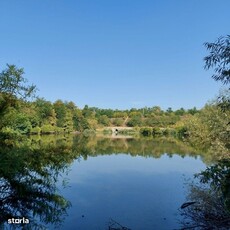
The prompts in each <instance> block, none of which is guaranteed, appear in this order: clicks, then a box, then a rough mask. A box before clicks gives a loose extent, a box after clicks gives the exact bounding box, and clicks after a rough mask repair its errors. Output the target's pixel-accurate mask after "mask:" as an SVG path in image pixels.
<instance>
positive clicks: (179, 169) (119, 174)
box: [2, 135, 211, 230]
mask: <svg viewBox="0 0 230 230" xmlns="http://www.w3.org/2000/svg"><path fill="white" fill-rule="evenodd" d="M27 146H29V149H30V150H31V149H33V151H32V152H33V155H31V154H32V153H31V151H30V153H28V154H30V156H29V155H28V156H27V155H26V154H25V153H23V154H21V155H25V158H24V159H22V160H21V161H20V160H18V161H19V162H21V164H22V165H23V164H27V168H29V170H30V172H32V173H31V175H33V176H34V175H37V174H38V175H39V180H41V181H42V180H43V181H45V182H44V183H43V187H42V188H40V187H39V189H40V190H39V191H42V194H40V195H39V196H41V197H42V199H43V204H44V205H45V204H46V202H47V207H49V208H47V207H46V206H44V207H45V208H44V210H46V209H47V210H49V209H50V206H48V205H49V204H50V199H51V198H49V200H48V199H46V198H47V196H44V194H47V193H49V194H50V193H55V194H57V193H58V195H60V196H61V197H62V198H60V197H59V198H58V199H59V200H60V199H62V202H59V203H57V204H58V205H61V204H63V202H64V201H63V200H65V201H66V202H68V203H69V204H71V205H68V207H67V206H66V209H65V210H64V212H63V213H61V211H63V208H61V209H58V208H59V207H57V206H58V205H57V204H56V203H55V204H56V205H57V206H55V205H52V212H50V211H49V215H48V217H49V218H46V217H47V214H46V213H42V212H43V211H44V210H42V211H41V210H40V212H41V213H42V215H43V216H42V215H40V216H41V217H42V218H40V216H39V212H38V211H36V218H35V221H36V220H37V221H38V224H44V225H45V226H47V227H48V229H67V230H68V229H70V230H71V229H78V230H90V229H98V230H99V229H101V230H105V229H122V227H123V229H125V228H124V227H126V228H127V229H132V230H139V229H140V230H142V229H144V230H148V229H149V230H150V229H181V223H180V221H181V215H180V211H179V210H180V206H181V205H182V204H183V203H184V202H186V195H187V192H188V191H187V190H188V186H187V185H188V183H189V182H188V180H189V179H193V175H194V174H195V173H198V172H200V171H201V170H204V169H205V167H206V164H207V163H209V162H210V159H211V158H210V156H206V155H205V154H204V153H197V152H196V151H195V150H193V149H192V148H191V147H190V146H188V145H186V144H185V143H183V142H181V141H179V140H176V139H173V138H165V137H162V138H158V139H153V138H132V137H113V138H110V137H108V136H105V137H104V136H101V137H96V136H93V137H82V136H78V135H76V136H71V135H67V136H62V137H61V136H43V137H38V136H32V137H31V139H30V142H29V144H28V143H27ZM24 152H25V147H24ZM14 153H15V151H14ZM11 154H12V153H11ZM3 160H4V159H3ZM7 160H8V162H9V159H8V158H7ZM24 161H26V163H25V162H24ZM34 165H36V166H34ZM44 170H45V171H44ZM35 172H36V173H35ZM11 174H14V173H13V172H12V173H11ZM28 174H29V173H28V172H27V174H23V173H22V178H23V180H25V181H26V183H27V185H28V182H29V181H30V179H29V178H27V176H28ZM46 174H47V175H48V176H47V175H46ZM14 175H15V174H14ZM25 175H26V176H25ZM31 175H30V177H31ZM44 175H45V176H44ZM17 178H18V175H17ZM25 178H27V179H25ZM35 178H36V180H34V181H35V182H33V183H34V184H31V187H33V186H35V183H37V181H38V179H37V176H35ZM43 178H46V179H43ZM47 178H48V179H47ZM50 178H54V180H51V179H50ZM14 180H15V178H14ZM20 181H22V179H21V180H20ZM47 181H49V182H48V184H47ZM2 183H5V182H4V181H3V182H2ZM39 183H40V182H39ZM49 183H50V184H51V185H52V186H53V187H52V190H50V187H49ZM40 184H41V183H40ZM39 186H40V185H39ZM11 190H12V191H13V189H11ZM14 190H15V189H14ZM30 190H32V189H30ZM33 191H34V188H33ZM36 191H37V190H36ZM50 191H51V192H50ZM33 195H34V194H32V195H30V196H31V197H32V196H33ZM44 197H45V198H44ZM18 199H22V198H21V197H20V198H18ZM56 200H57V198H56ZM20 201H21V200H20ZM35 201H36V202H38V201H37V198H36V194H35V195H34V199H33V200H32V201H30V202H31V203H33V202H35ZM52 201H53V200H52ZM23 202H24V203H23ZM23 202H22V204H23V205H24V206H25V205H27V203H28V202H27V203H26V202H25V201H23ZM7 205H8V206H5V207H9V206H10V205H12V203H10V202H8V203H7ZM23 205H21V206H23ZM21 206H20V207H21ZM37 206H38V203H36V205H34V207H37ZM20 207H14V208H15V209H16V211H14V213H21V215H24V217H27V218H28V219H30V220H31V218H32V216H33V215H29V213H30V214H31V212H33V211H34V210H33V207H31V208H30V209H29V208H28V210H30V211H28V212H27V213H26V212H24V214H23V212H22V211H21V210H20ZM56 208H57V210H56ZM58 210H59V211H58ZM60 210H61V211H60ZM37 213H38V215H37ZM52 213H55V215H57V216H58V218H59V219H60V220H61V221H59V222H61V225H59V224H56V222H55V219H53V217H50V216H52ZM14 215H16V214H14ZM25 215H27V216H25ZM21 217H22V216H21ZM18 218H19V217H18ZM55 218H56V217H55ZM49 220H50V221H49ZM30 223H31V224H32V221H30ZM4 226H5V227H9V226H12V225H10V224H4ZM14 226H17V225H14ZM112 227H113V228H112ZM33 229H35V227H34V228H33ZM37 229H39V227H38V228H37Z"/></svg>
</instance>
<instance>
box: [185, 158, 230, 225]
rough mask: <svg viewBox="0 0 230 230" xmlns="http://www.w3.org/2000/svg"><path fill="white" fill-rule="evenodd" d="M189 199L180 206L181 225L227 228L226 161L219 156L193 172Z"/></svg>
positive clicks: (229, 185) (229, 178)
mask: <svg viewBox="0 0 230 230" xmlns="http://www.w3.org/2000/svg"><path fill="white" fill-rule="evenodd" d="M196 176H197V177H198V178H199V180H200V183H196V184H195V183H194V184H192V185H190V191H189V195H188V197H187V199H188V201H189V202H186V203H184V204H183V205H182V206H181V214H182V216H183V217H184V220H183V223H182V224H183V228H182V229H230V161H229V160H223V161H220V162H218V163H217V164H215V165H212V166H210V167H208V168H207V169H206V170H205V171H203V172H201V173H200V174H197V175H196Z"/></svg>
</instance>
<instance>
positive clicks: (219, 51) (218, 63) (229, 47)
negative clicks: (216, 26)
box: [204, 35, 230, 85]
mask: <svg viewBox="0 0 230 230" xmlns="http://www.w3.org/2000/svg"><path fill="white" fill-rule="evenodd" d="M204 45H205V47H206V48H207V50H208V51H209V52H210V54H209V55H208V56H206V57H205V58H204V61H205V68H206V69H210V68H214V74H213V75H212V78H214V79H215V80H216V81H221V82H222V83H223V84H226V85H227V84H230V35H227V36H225V37H220V38H218V39H217V40H216V41H215V42H214V43H210V42H206V43H205V44H204Z"/></svg>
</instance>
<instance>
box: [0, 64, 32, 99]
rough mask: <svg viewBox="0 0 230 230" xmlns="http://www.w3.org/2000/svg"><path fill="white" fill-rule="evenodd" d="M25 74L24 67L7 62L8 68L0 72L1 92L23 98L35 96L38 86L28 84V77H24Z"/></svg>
mask: <svg viewBox="0 0 230 230" xmlns="http://www.w3.org/2000/svg"><path fill="white" fill-rule="evenodd" d="M23 74H24V70H23V68H17V67H16V66H15V65H9V64H7V68H6V69H5V70H3V71H2V72H0V93H5V94H7V95H10V96H15V97H17V98H21V99H26V98H29V97H32V96H34V93H35V91H36V86H35V85H33V84H32V85H27V79H26V78H24V77H23Z"/></svg>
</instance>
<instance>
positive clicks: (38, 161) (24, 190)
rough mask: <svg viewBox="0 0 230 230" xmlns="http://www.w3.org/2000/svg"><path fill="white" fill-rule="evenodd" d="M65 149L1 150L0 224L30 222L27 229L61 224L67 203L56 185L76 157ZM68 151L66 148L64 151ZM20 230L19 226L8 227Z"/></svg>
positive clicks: (23, 147)
mask: <svg viewBox="0 0 230 230" xmlns="http://www.w3.org/2000/svg"><path fill="white" fill-rule="evenodd" d="M66 147H67V146H65V145H63V144H60V145H59V146H58V148H57V146H56V147H54V146H52V145H51V146H50V147H49V148H48V147H47V146H46V147H44V148H43V147H40V146H39V145H36V144H31V145H30V146H28V145H23V144H22V145H21V146H20V147H11V148H9V147H7V146H5V147H1V149H0V223H1V224H3V225H4V224H5V226H7V224H6V223H7V220H8V219H11V218H18V219H22V217H25V218H27V219H29V221H30V224H28V225H25V226H24V228H26V229H42V226H43V225H44V224H45V225H46V224H55V225H57V224H60V223H61V222H62V220H63V216H64V215H66V210H67V208H68V207H69V206H70V203H69V202H68V201H67V200H65V198H64V197H62V196H61V195H59V194H58V191H57V187H56V182H57V179H58V177H59V176H60V173H61V172H63V171H65V170H66V169H67V167H68V164H69V163H70V162H72V161H73V159H74V158H75V157H76V154H73V153H71V152H69V153H68V154H67V153H65V151H66ZM67 150H68V148H67ZM8 227H11V228H16V227H19V228H22V226H21V227H20V225H19V224H14V225H12V224H11V225H8Z"/></svg>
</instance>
